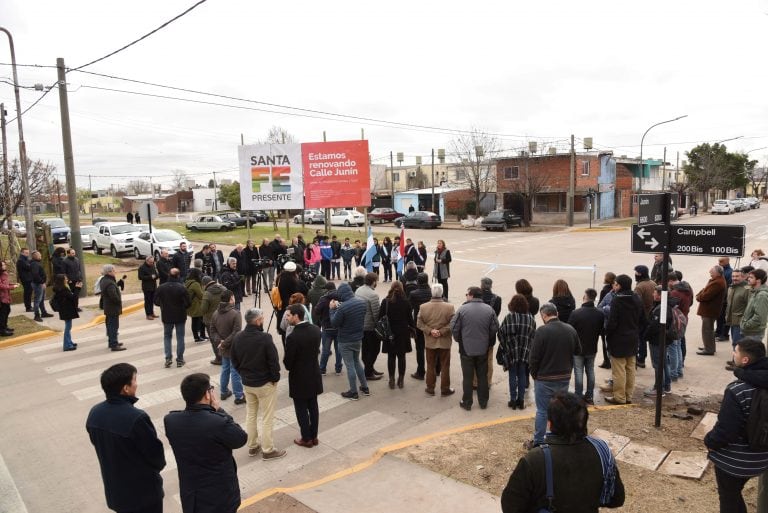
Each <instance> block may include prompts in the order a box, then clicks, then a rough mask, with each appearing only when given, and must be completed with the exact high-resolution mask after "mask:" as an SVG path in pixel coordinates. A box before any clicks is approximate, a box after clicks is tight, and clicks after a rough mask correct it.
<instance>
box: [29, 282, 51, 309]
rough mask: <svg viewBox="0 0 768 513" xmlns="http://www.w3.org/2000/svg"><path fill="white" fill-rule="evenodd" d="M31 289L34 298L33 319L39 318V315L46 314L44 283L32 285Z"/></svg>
mask: <svg viewBox="0 0 768 513" xmlns="http://www.w3.org/2000/svg"><path fill="white" fill-rule="evenodd" d="M32 287H33V290H34V292H35V296H34V300H33V301H34V306H33V308H34V309H35V317H40V314H44V313H48V312H47V311H46V310H45V283H33V284H32Z"/></svg>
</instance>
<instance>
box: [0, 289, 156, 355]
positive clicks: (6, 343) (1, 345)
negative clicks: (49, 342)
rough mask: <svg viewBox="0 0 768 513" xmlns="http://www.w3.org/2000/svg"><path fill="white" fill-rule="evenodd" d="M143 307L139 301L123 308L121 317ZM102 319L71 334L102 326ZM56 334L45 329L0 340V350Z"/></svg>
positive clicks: (102, 316)
mask: <svg viewBox="0 0 768 513" xmlns="http://www.w3.org/2000/svg"><path fill="white" fill-rule="evenodd" d="M143 307H144V301H140V302H138V303H135V304H132V305H128V306H126V307H125V308H123V313H122V315H128V314H132V313H134V312H136V311H138V310H141V309H142V308H143ZM104 319H105V317H104V314H99V315H97V316H96V317H94V318H93V319H91V320H90V321H89V322H87V323H85V324H81V325H79V326H76V327H74V328H72V332H73V333H74V332H77V331H83V330H87V329H88V328H93V327H94V326H97V325H99V324H103V323H104ZM58 333H61V332H60V331H55V330H50V329H47V330H41V331H35V332H34V333H27V334H26V335H20V336H18V337H13V338H9V339H5V340H0V350H2V349H6V348H8V347H15V346H20V345H23V344H29V343H31V342H37V341H38V340H44V339H46V338H48V337H52V336H53V335H56V334H58Z"/></svg>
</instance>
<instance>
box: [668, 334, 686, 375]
mask: <svg viewBox="0 0 768 513" xmlns="http://www.w3.org/2000/svg"><path fill="white" fill-rule="evenodd" d="M682 358H683V354H682V352H681V350H680V341H679V340H672V341H671V342H668V345H667V363H668V364H669V377H670V378H671V379H677V378H681V377H682V376H683V374H682V370H681V369H680V360H682Z"/></svg>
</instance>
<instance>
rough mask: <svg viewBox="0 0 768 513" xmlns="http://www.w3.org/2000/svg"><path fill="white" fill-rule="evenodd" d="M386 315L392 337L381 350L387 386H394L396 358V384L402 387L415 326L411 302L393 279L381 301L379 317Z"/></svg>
mask: <svg viewBox="0 0 768 513" xmlns="http://www.w3.org/2000/svg"><path fill="white" fill-rule="evenodd" d="M384 315H386V316H387V318H388V319H389V328H390V330H391V331H392V335H393V339H392V340H385V341H384V342H383V343H382V346H381V352H382V353H386V354H387V371H389V388H392V389H394V388H395V360H397V386H398V388H403V385H404V383H403V377H404V376H405V353H410V352H411V333H412V332H413V330H414V329H415V328H416V325H415V323H414V322H413V315H412V310H411V303H410V302H409V301H408V299H407V298H406V297H405V290H404V289H403V284H402V283H400V282H399V281H393V282H392V286H391V287H390V288H389V294H387V297H385V298H384V299H383V300H382V301H381V307H380V308H379V318H381V317H383V316H384Z"/></svg>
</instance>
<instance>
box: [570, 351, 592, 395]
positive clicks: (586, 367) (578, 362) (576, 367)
mask: <svg viewBox="0 0 768 513" xmlns="http://www.w3.org/2000/svg"><path fill="white" fill-rule="evenodd" d="M584 371H586V373H587V393H586V394H583V393H582V390H583V389H584ZM573 390H574V392H575V393H576V395H578V396H579V397H586V398H587V399H592V397H594V395H593V394H594V391H595V355H590V356H581V355H574V357H573Z"/></svg>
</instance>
